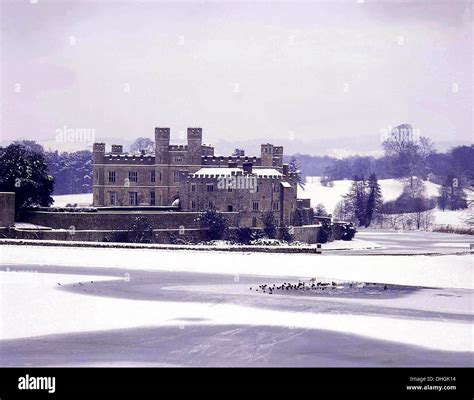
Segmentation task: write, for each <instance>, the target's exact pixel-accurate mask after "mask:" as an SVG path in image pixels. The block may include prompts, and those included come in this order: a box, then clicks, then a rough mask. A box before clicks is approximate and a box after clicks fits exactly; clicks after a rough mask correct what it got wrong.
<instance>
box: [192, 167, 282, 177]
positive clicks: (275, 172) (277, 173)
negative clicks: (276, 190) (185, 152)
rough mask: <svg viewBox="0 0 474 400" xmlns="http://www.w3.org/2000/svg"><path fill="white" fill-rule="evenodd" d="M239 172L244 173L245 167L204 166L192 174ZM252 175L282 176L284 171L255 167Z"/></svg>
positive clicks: (225, 174) (233, 173) (212, 174)
mask: <svg viewBox="0 0 474 400" xmlns="http://www.w3.org/2000/svg"><path fill="white" fill-rule="evenodd" d="M237 173H242V174H243V173H244V170H243V168H237V167H236V168H227V167H224V168H218V167H217V168H216V167H204V168H201V169H200V170H198V171H196V172H195V173H194V174H192V176H193V177H195V178H199V177H205V176H216V177H219V176H232V175H236V174H237ZM252 175H256V176H257V177H265V176H268V177H282V176H283V175H282V173H281V172H280V171H278V170H276V169H275V168H253V169H252Z"/></svg>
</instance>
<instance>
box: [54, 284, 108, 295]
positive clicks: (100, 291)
mask: <svg viewBox="0 0 474 400" xmlns="http://www.w3.org/2000/svg"><path fill="white" fill-rule="evenodd" d="M84 283H85V282H84ZM84 283H82V282H78V283H77V284H78V285H79V288H78V289H80V288H81V286H84ZM91 283H94V281H91ZM57 284H58V286H62V285H61V284H60V283H59V282H57ZM72 287H73V288H75V287H76V285H75V284H74V285H72ZM82 290H83V291H84V292H87V290H86V289H84V288H83V289H82ZM99 293H102V290H99Z"/></svg>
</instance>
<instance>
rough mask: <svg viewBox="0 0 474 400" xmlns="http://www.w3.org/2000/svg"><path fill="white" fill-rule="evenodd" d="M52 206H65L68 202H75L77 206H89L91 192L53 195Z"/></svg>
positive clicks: (90, 203)
mask: <svg viewBox="0 0 474 400" xmlns="http://www.w3.org/2000/svg"><path fill="white" fill-rule="evenodd" d="M53 200H54V204H53V207H66V206H67V205H68V204H77V205H78V207H89V206H91V205H92V193H81V194H61V195H57V196H53Z"/></svg>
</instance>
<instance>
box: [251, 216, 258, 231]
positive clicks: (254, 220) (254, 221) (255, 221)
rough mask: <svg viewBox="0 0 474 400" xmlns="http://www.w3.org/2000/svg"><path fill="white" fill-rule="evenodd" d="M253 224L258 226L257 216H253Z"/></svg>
mask: <svg viewBox="0 0 474 400" xmlns="http://www.w3.org/2000/svg"><path fill="white" fill-rule="evenodd" d="M252 226H253V227H254V228H255V227H256V226H257V218H256V217H253V218H252Z"/></svg>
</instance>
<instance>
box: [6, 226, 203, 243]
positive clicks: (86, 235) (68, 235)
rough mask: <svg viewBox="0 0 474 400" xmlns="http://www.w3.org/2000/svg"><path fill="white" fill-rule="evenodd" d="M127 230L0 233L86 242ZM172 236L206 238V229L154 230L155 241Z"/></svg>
mask: <svg viewBox="0 0 474 400" xmlns="http://www.w3.org/2000/svg"><path fill="white" fill-rule="evenodd" d="M117 232H119V233H120V232H124V233H125V232H126V231H125V230H115V231H110V230H82V231H81V230H67V229H61V230H44V229H43V230H40V229H37V230H35V229H28V230H22V229H16V230H15V231H11V230H10V231H8V232H5V233H3V234H0V237H3V238H12V239H13V238H15V239H37V240H60V241H84V242H113V241H114V237H115V236H114V234H116V233H117ZM172 238H179V239H183V240H186V241H190V240H191V241H204V240H206V231H205V230H203V229H185V230H180V229H155V230H153V243H159V244H169V243H171V242H172Z"/></svg>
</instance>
